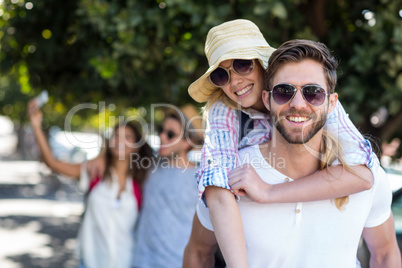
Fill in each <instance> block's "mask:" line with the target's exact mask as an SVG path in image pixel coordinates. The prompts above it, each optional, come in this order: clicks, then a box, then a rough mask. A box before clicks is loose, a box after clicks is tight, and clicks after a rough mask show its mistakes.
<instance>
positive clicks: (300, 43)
mask: <svg viewBox="0 0 402 268" xmlns="http://www.w3.org/2000/svg"><path fill="white" fill-rule="evenodd" d="M306 59H311V60H314V61H317V62H318V63H320V64H322V66H323V69H324V74H325V79H326V82H327V87H328V93H334V90H335V86H336V81H337V76H336V68H337V67H338V62H337V61H336V59H335V58H334V56H332V55H331V53H330V52H329V50H328V48H327V46H326V45H324V44H323V43H320V42H315V41H311V40H299V39H295V40H290V41H287V42H285V43H283V44H282V45H281V46H280V47H279V48H278V49H277V50H276V51H275V52H274V53H272V55H271V57H270V58H269V61H268V69H267V72H266V76H265V82H266V89H267V90H271V89H272V87H273V86H274V85H273V80H274V76H275V74H276V73H277V71H278V70H279V69H280V68H281V67H282V66H283V65H284V64H286V63H289V62H301V61H303V60H306Z"/></svg>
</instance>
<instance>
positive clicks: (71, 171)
mask: <svg viewBox="0 0 402 268" xmlns="http://www.w3.org/2000/svg"><path fill="white" fill-rule="evenodd" d="M28 115H29V119H30V121H31V125H32V129H33V132H34V135H35V138H36V142H37V144H38V146H39V149H40V151H41V153H42V157H43V161H44V162H45V164H46V165H47V166H48V167H49V168H50V169H52V170H53V171H55V172H57V173H60V174H63V175H66V176H69V177H72V178H74V179H79V177H80V173H81V164H69V163H65V162H61V161H58V160H57V159H55V158H54V156H53V154H52V151H51V149H50V147H49V144H48V142H47V139H46V137H45V134H44V133H43V130H42V126H41V124H42V112H41V111H40V110H39V108H38V106H37V104H36V100H31V101H30V102H29V103H28Z"/></svg>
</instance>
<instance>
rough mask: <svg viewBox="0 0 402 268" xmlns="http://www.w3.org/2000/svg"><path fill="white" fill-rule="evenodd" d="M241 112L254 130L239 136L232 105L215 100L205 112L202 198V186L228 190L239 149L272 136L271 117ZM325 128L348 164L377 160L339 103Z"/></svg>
mask: <svg viewBox="0 0 402 268" xmlns="http://www.w3.org/2000/svg"><path fill="white" fill-rule="evenodd" d="M243 112H245V113H247V114H248V115H249V116H250V119H251V120H253V125H254V127H253V130H252V131H250V132H249V133H248V134H247V135H246V136H245V137H243V138H242V139H241V141H240V142H238V140H239V135H240V134H239V118H238V113H237V111H236V110H235V109H232V108H230V107H228V106H226V105H225V104H224V103H223V102H220V101H218V102H216V103H214V104H213V105H212V107H211V108H210V110H209V112H208V119H207V128H206V131H205V143H204V146H203V148H202V157H201V165H200V169H199V170H198V172H197V173H196V178H197V183H198V197H199V198H201V197H202V195H203V193H204V190H205V187H207V186H212V185H213V186H218V187H222V188H225V189H228V190H230V187H229V184H228V174H229V171H230V170H232V169H234V168H236V167H237V166H239V164H240V163H239V159H238V150H239V149H242V148H244V147H247V146H250V145H255V144H260V143H263V142H266V141H269V140H270V139H271V125H270V121H271V119H270V117H269V115H268V114H266V113H261V112H258V111H256V110H253V109H246V110H243ZM324 128H326V130H327V131H329V132H330V133H331V134H333V135H334V136H335V137H337V138H338V140H339V141H340V144H341V146H342V148H343V151H344V152H343V154H342V155H343V158H344V160H345V162H346V163H347V164H349V165H366V166H367V167H369V168H371V167H372V166H373V164H374V163H378V161H374V160H373V156H374V154H373V152H372V148H371V145H370V142H369V141H367V140H365V139H364V138H363V136H362V134H361V133H360V132H359V131H358V130H357V128H356V127H355V126H354V125H353V123H352V121H350V119H349V116H348V114H346V112H345V110H344V109H343V107H342V105H341V103H340V102H339V101H338V102H337V105H336V108H335V109H334V111H332V112H331V113H330V114H329V115H328V117H327V122H326V125H325V126H324Z"/></svg>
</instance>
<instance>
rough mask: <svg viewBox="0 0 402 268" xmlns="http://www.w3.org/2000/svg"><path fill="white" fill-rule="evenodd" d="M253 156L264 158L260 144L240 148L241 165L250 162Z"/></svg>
mask: <svg viewBox="0 0 402 268" xmlns="http://www.w3.org/2000/svg"><path fill="white" fill-rule="evenodd" d="M253 157H261V158H262V156H261V153H260V145H259V144H255V145H251V146H247V147H244V148H242V149H240V150H239V160H240V163H241V165H243V164H247V163H250V159H251V158H253Z"/></svg>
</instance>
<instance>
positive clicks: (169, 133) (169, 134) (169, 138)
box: [158, 127, 178, 140]
mask: <svg viewBox="0 0 402 268" xmlns="http://www.w3.org/2000/svg"><path fill="white" fill-rule="evenodd" d="M158 132H159V135H160V134H162V133H164V132H165V133H166V137H167V138H168V140H171V139H173V138H174V137H176V136H178V134H176V133H174V132H173V131H172V130H166V129H164V128H163V127H160V128H159V129H158Z"/></svg>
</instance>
